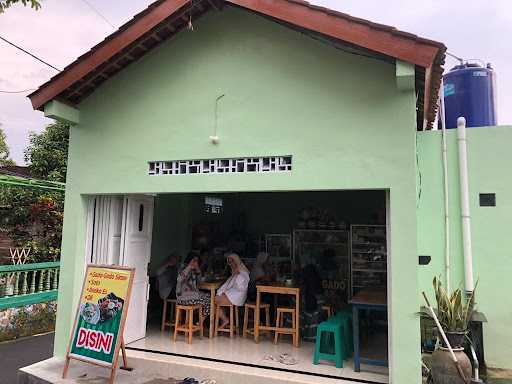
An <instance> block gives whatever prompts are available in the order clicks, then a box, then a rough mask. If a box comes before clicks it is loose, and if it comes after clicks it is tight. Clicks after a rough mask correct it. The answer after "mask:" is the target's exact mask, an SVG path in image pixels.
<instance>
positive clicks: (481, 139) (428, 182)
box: [418, 126, 512, 368]
mask: <svg viewBox="0 0 512 384" xmlns="http://www.w3.org/2000/svg"><path fill="white" fill-rule="evenodd" d="M447 140H448V141H447V142H448V164H449V182H450V185H449V187H450V196H449V198H450V223H451V226H450V233H451V236H450V244H451V248H450V252H451V256H452V257H451V264H452V268H451V271H452V272H451V273H452V278H451V283H452V287H462V288H463V287H464V261H463V251H462V231H461V219H460V198H459V191H460V188H459V173H458V147H457V132H456V130H455V129H454V130H448V132H447ZM510 143H512V127H505V126H502V127H499V126H498V127H482V128H468V129H467V145H468V168H469V194H470V209H471V226H472V245H473V257H474V266H473V268H474V275H475V280H476V279H479V285H478V288H477V296H476V300H477V306H478V309H479V310H480V311H482V312H484V313H485V315H486V316H487V318H488V321H489V322H488V323H487V324H485V325H484V347H485V357H486V362H487V364H488V365H490V366H495V367H501V368H512V332H511V331H510V326H511V325H512V295H511V291H512V176H511V173H510V166H511V165H512V151H511V150H510ZM418 149H419V167H418V170H419V172H420V173H421V175H422V177H421V180H422V182H421V188H420V189H421V198H420V199H419V201H418V253H419V254H424V255H431V256H432V262H431V263H430V265H428V266H421V267H419V281H420V288H421V289H422V290H426V291H428V292H432V278H433V276H435V275H443V278H444V265H445V262H444V239H445V237H444V236H445V235H444V206H443V174H442V162H441V156H442V152H441V132H436V131H433V132H421V133H419V134H418ZM480 193H496V207H480V206H479V194H480Z"/></svg>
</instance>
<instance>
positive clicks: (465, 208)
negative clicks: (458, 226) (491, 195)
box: [457, 117, 474, 294]
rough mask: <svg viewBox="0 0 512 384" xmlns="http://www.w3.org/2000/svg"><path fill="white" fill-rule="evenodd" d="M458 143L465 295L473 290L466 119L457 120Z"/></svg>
mask: <svg viewBox="0 0 512 384" xmlns="http://www.w3.org/2000/svg"><path fill="white" fill-rule="evenodd" d="M457 139H458V143H459V175H460V208H461V218H462V240H463V245H464V288H465V290H466V294H470V293H471V292H473V289H474V282H473V253H472V249H471V216H470V212H469V183H468V156H467V146H466V119H465V118H464V117H459V118H458V119H457Z"/></svg>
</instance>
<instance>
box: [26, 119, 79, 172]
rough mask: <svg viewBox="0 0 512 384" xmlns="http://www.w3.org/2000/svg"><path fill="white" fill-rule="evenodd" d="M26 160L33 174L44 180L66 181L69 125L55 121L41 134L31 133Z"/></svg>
mask: <svg viewBox="0 0 512 384" xmlns="http://www.w3.org/2000/svg"><path fill="white" fill-rule="evenodd" d="M29 141H30V144H29V146H28V147H27V149H26V150H25V161H26V162H27V163H28V164H29V168H30V173H31V175H32V176H34V177H35V178H38V179H42V180H49V181H61V182H65V181H66V168H67V160H68V145H69V125H67V124H63V123H54V124H50V125H48V126H46V128H45V130H44V132H42V133H40V134H36V133H31V134H30V139H29Z"/></svg>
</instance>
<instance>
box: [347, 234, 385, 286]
mask: <svg viewBox="0 0 512 384" xmlns="http://www.w3.org/2000/svg"><path fill="white" fill-rule="evenodd" d="M350 234H351V235H350V239H351V241H350V250H351V279H350V281H351V290H350V291H351V292H350V293H351V296H353V295H355V294H356V293H357V292H359V291H360V290H362V289H365V288H366V289H386V288H387V240H386V226H385V225H351V226H350Z"/></svg>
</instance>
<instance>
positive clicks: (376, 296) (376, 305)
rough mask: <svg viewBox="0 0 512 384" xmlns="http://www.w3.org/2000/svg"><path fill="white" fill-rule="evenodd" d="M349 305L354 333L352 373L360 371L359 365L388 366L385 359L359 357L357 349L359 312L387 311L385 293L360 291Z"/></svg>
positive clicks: (359, 353) (359, 352)
mask: <svg viewBox="0 0 512 384" xmlns="http://www.w3.org/2000/svg"><path fill="white" fill-rule="evenodd" d="M349 303H350V304H352V316H353V319H352V321H353V332H354V371H356V372H360V371H361V363H363V364H370V365H380V366H385V367H387V366H388V360H387V357H386V359H385V360H378V359H368V358H364V357H361V351H360V348H359V311H360V310H362V309H363V310H368V311H371V310H373V311H384V312H385V311H387V309H388V303H387V293H386V291H373V290H362V291H359V292H358V293H357V294H355V295H354V296H353V297H352V299H351V300H349Z"/></svg>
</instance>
